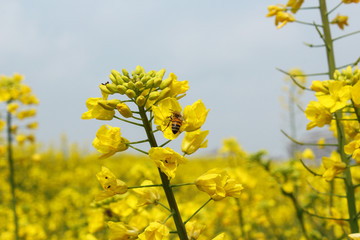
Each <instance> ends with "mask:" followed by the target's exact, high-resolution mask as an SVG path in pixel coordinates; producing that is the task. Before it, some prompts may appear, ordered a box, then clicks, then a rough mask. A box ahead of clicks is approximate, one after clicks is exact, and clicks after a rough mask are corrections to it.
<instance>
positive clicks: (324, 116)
mask: <svg viewBox="0 0 360 240" xmlns="http://www.w3.org/2000/svg"><path fill="white" fill-rule="evenodd" d="M305 115H306V117H307V119H309V120H310V122H309V123H308V124H307V126H306V130H310V129H312V128H314V127H323V126H324V125H325V124H329V123H330V122H331V120H332V115H331V113H330V112H329V111H328V109H327V108H325V107H324V106H323V105H322V104H321V103H319V102H316V101H310V102H309V104H308V106H307V107H306V110H305Z"/></svg>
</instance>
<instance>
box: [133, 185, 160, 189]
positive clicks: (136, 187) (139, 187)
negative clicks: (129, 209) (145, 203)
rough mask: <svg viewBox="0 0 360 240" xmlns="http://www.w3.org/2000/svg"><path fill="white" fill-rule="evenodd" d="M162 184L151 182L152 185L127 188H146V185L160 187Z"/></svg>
mask: <svg viewBox="0 0 360 240" xmlns="http://www.w3.org/2000/svg"><path fill="white" fill-rule="evenodd" d="M162 186H163V185H162V184H152V185H144V186H133V187H128V189H137V188H148V187H162Z"/></svg>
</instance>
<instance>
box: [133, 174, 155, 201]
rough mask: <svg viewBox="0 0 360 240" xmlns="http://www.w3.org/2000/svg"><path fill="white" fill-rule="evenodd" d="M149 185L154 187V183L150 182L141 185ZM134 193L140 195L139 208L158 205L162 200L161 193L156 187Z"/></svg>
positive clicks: (137, 190) (135, 190)
mask: <svg viewBox="0 0 360 240" xmlns="http://www.w3.org/2000/svg"><path fill="white" fill-rule="evenodd" d="M148 185H154V183H153V182H152V181H150V180H145V181H143V182H142V183H141V186H148ZM134 192H136V193H137V194H139V195H140V199H139V201H138V205H137V206H138V207H141V206H146V205H150V204H156V203H157V202H158V201H159V200H160V192H159V190H158V188H156V187H146V188H138V189H134Z"/></svg>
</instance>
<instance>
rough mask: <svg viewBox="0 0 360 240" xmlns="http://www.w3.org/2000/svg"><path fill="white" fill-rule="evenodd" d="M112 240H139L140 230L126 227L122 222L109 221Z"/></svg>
mask: <svg viewBox="0 0 360 240" xmlns="http://www.w3.org/2000/svg"><path fill="white" fill-rule="evenodd" d="M107 224H108V226H109V228H110V240H130V239H137V237H138V234H139V230H137V229H136V228H135V227H132V226H129V225H125V224H124V223H122V222H112V221H109V222H108V223H107Z"/></svg>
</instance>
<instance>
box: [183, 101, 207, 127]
mask: <svg viewBox="0 0 360 240" xmlns="http://www.w3.org/2000/svg"><path fill="white" fill-rule="evenodd" d="M208 113H209V109H206V107H205V105H204V103H203V102H202V101H201V99H199V100H197V101H196V102H194V103H193V104H192V105H189V106H186V107H185V108H184V114H183V115H184V121H185V123H184V125H185V131H186V132H192V131H195V130H197V129H199V128H201V126H202V125H203V124H204V123H205V120H206V117H207V114H208Z"/></svg>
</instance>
